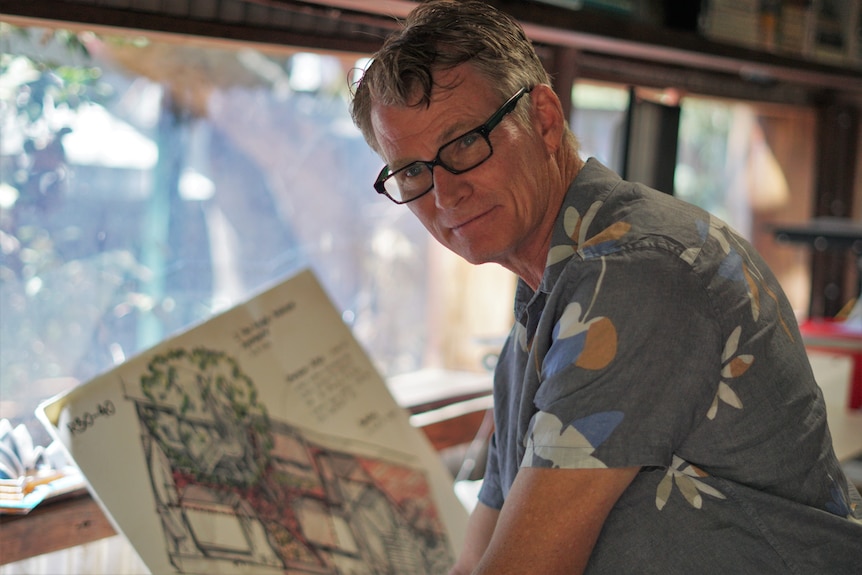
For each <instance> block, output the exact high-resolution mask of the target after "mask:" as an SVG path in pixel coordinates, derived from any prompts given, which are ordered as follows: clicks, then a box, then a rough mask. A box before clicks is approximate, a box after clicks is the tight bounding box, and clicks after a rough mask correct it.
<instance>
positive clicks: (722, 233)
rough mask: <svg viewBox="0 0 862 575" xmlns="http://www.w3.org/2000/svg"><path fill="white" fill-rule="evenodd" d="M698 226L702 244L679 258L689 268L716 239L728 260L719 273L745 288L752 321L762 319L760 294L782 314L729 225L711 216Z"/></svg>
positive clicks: (789, 334)
mask: <svg viewBox="0 0 862 575" xmlns="http://www.w3.org/2000/svg"><path fill="white" fill-rule="evenodd" d="M695 225H696V226H697V233H698V236H699V237H700V239H701V244H700V245H699V246H696V247H690V248H688V249H687V250H685V251H684V252H683V253H682V254H680V258H681V259H682V260H683V261H685V262H686V263H688V264H689V265H691V264H693V263H694V261H695V260H696V259H697V257H698V255H700V252H701V250H702V249H703V245H704V243H705V240H706V239H707V236H708V237H710V238H712V239H714V240H715V241H716V242H717V243H718V245H719V246H720V247H721V250H722V252H724V254H725V256H726V257H725V259H724V261H722V262H721V264H720V266H719V270H718V273H719V275H721V276H722V277H725V278H727V279H729V280H731V281H739V282H743V283H744V284H745V288H746V290H747V292H748V300H749V303H750V305H751V317H752V319H754V321H757V320H758V319H759V318H760V307H761V294H766V295H767V296H768V297H770V298H771V299H772V300H773V301H774V302H775V305H776V307H777V308H778V309H779V310H780V305H779V301H778V296H777V295H776V293H775V292H774V291H773V290H772V289H771V288H770V287H769V282H768V281H767V280H766V278H765V277H764V275H763V274H762V273H761V271H760V270H759V269H757V266H754V265H753V264H752V260H751V259H749V258H746V257H743V256H744V255H745V254H746V252H747V250H748V248H747V246H746V245H745V244H743V243H742V242H741V241H740V239H739V236H737V235H736V234H735V233H734V232H733V231H732V230H731V229H730V227H729V226H728V225H727V224H726V223H724V222H723V221H721V220H720V219H718V218H717V217H715V216H713V215H710V216H709V223H708V224H707V223H706V222H704V221H703V220H698V221H697V222H695ZM776 317H777V318H778V321H779V322H780V324H781V327H782V329H783V330H784V333H785V334H787V337H789V338H790V341H793V340H794V339H795V338H794V337H793V332H792V331H791V330H790V327H789V326H788V323H787V321H786V320H785V319H784V316H783V315H782V314H781V313H780V311H779V313H777V314H776Z"/></svg>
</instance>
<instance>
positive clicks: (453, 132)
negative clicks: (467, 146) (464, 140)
mask: <svg viewBox="0 0 862 575" xmlns="http://www.w3.org/2000/svg"><path fill="white" fill-rule="evenodd" d="M465 125H469V126H471V127H469V128H465V127H464V126H465ZM481 125H482V122H481V121H480V122H478V123H476V124H475V125H472V124H466V123H465V122H458V123H455V124H453V125H452V126H450V127H449V128H448V129H447V130H445V131H444V132H443V133H442V134H440V139H439V142H438V144H439V145H440V146H443V145H445V144H448V143H449V142H451V141H452V140H454V139H455V138H459V137H461V136H465V135H467V134H469V133H470V132H472V131H473V130H475V129H476V128H478V127H479V126H481Z"/></svg>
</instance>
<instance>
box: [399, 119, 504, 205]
mask: <svg viewBox="0 0 862 575" xmlns="http://www.w3.org/2000/svg"><path fill="white" fill-rule="evenodd" d="M490 156H491V144H490V142H489V141H488V140H487V138H486V137H485V136H484V135H483V134H481V133H480V132H479V131H478V130H474V131H472V132H468V133H467V134H464V135H463V136H461V137H460V138H458V139H457V140H454V141H452V142H449V143H448V144H446V145H445V146H443V147H442V148H440V151H439V152H438V153H437V159H436V160H435V161H433V162H413V163H412V164H409V165H407V166H405V167H404V168H401V169H400V170H397V171H396V172H394V173H393V174H392V175H391V176H390V177H389V178H388V179H386V180H385V181H384V184H383V185H384V188H385V189H386V193H387V194H389V195H390V196H391V197H392V198H393V199H395V200H398V201H401V202H407V201H410V200H412V199H413V198H416V197H418V196H421V195H422V194H424V193H425V192H427V191H428V190H429V189H431V187H432V186H433V185H434V174H433V170H434V166H435V165H440V166H442V167H444V168H446V169H447V170H448V171H450V172H452V173H456V174H457V173H461V172H465V171H467V170H470V169H472V168H475V167H476V166H478V165H479V164H481V163H482V162H484V161H485V160H487V159H488V158H489V157H490Z"/></svg>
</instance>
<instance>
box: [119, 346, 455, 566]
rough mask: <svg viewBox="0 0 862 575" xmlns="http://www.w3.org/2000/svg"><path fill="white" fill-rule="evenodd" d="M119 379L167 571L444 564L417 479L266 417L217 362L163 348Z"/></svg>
mask: <svg viewBox="0 0 862 575" xmlns="http://www.w3.org/2000/svg"><path fill="white" fill-rule="evenodd" d="M128 375H129V374H128V373H126V374H124V378H123V379H124V389H125V395H126V398H127V399H129V400H131V401H133V402H134V405H135V412H136V414H137V418H138V422H139V425H140V437H141V443H142V447H143V453H144V456H145V458H146V464H147V467H148V470H149V474H150V481H151V484H152V489H153V494H154V496H155V501H156V506H157V510H156V511H157V513H158V516H159V518H160V520H161V524H162V528H163V532H164V537H165V543H166V550H167V553H168V555H169V559H170V562H171V564H172V565H173V566H174V568H175V569H176V570H177V572H179V573H188V574H192V573H195V574H207V575H209V574H212V573H219V572H225V570H226V569H230V568H231V567H236V568H237V569H238V571H242V572H244V573H278V572H283V573H299V574H332V575H348V574H349V575H386V574H393V575H395V574H397V575H412V574H416V575H420V574H421V575H428V574H434V573H445V572H446V571H447V569H448V567H449V566H450V565H451V564H452V561H453V557H452V556H451V551H450V546H449V542H448V539H447V536H446V530H445V528H444V525H443V523H442V521H441V518H440V516H439V513H438V509H437V507H436V506H435V503H434V501H433V498H432V496H431V488H430V485H429V482H428V479H427V478H426V476H425V472H424V471H423V470H422V469H421V468H418V467H411V466H409V465H405V463H404V461H402V460H397V459H395V458H393V457H388V456H387V452H385V451H383V450H380V451H379V455H375V456H369V455H367V453H368V450H364V451H363V452H362V453H357V452H352V451H351V450H350V445H351V444H350V443H349V442H347V441H345V440H343V439H335V438H327V437H326V436H325V435H321V434H320V433H319V432H317V431H315V432H313V433H312V432H310V431H307V430H303V429H301V428H299V427H297V426H293V425H290V424H288V423H285V422H283V421H278V420H275V419H272V418H270V416H269V415H268V412H267V409H266V407H265V406H264V405H263V404H262V403H261V402H260V400H259V399H258V393H257V389H256V387H255V385H254V382H253V381H252V380H251V378H249V377H248V376H247V375H245V374H244V373H243V371H242V369H241V367H240V365H239V363H238V362H237V361H236V360H235V359H234V358H233V357H231V356H229V355H228V354H226V353H224V352H221V351H215V350H211V349H205V348H201V347H198V348H192V349H189V348H186V347H172V348H169V349H166V350H162V351H161V352H160V353H158V354H157V355H155V356H153V357H151V358H150V360H149V362H148V364H147V366H146V371H145V372H144V373H143V374H142V375H141V376H140V378H139V380H138V381H137V382H134V383H130V382H129V380H128V379H126V378H127V377H128ZM132 379H134V378H132ZM333 446H337V448H334V447H333Z"/></svg>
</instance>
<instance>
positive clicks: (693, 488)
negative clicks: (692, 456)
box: [655, 455, 726, 511]
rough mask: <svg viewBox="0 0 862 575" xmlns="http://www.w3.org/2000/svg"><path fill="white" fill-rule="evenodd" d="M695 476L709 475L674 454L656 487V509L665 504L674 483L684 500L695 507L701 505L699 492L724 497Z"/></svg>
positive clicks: (660, 508)
mask: <svg viewBox="0 0 862 575" xmlns="http://www.w3.org/2000/svg"><path fill="white" fill-rule="evenodd" d="M697 477H709V475H708V474H707V473H706V472H704V471H703V470H702V469H700V468H699V467H697V466H695V465H692V464H691V463H688V462H687V461H685V460H684V459H682V458H681V457H679V456H677V455H674V456H673V462H672V463H671V466H670V467H669V468H668V470H667V473H666V474H665V476H664V477H663V478H662V480H661V481H660V482H659V484H658V488H656V493H655V506H656V507H657V508H658V510H659V511H661V510H662V509H664V506H665V505H667V502H668V500H669V499H670V496H671V493H672V492H673V486H674V484H676V486H677V487H678V488H679V492H680V494H682V496H683V497H685V500H686V501H688V503H689V505H691V506H692V507H694V508H695V509H700V508H701V507H703V497H702V496H701V493H703V494H706V495H709V496H711V497H716V498H718V499H726V498H725V496H724V495H723V494H722V493H721V492H720V491H718V490H717V489H715V488H714V487H711V486H709V485H707V484H706V483H704V482H703V481H700V480H698V479H696V478H697Z"/></svg>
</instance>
